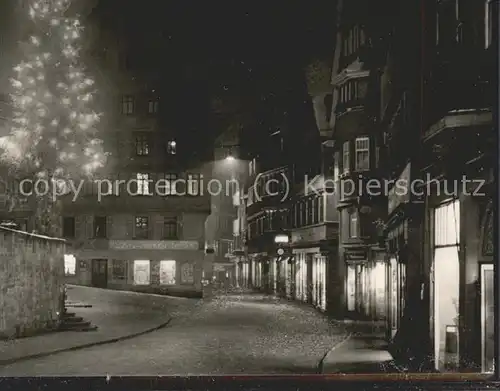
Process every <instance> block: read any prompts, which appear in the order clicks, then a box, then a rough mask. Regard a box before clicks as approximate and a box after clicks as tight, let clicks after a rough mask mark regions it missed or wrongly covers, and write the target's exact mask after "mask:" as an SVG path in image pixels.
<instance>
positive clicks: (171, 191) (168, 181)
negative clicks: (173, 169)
mask: <svg viewBox="0 0 500 391" xmlns="http://www.w3.org/2000/svg"><path fill="white" fill-rule="evenodd" d="M176 181H177V174H165V194H166V195H175V194H176V188H177V186H176Z"/></svg>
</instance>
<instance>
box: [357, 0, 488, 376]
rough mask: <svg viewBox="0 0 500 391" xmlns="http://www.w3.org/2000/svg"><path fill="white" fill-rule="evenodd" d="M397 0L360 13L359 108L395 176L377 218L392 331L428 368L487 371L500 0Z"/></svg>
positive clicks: (388, 174)
mask: <svg viewBox="0 0 500 391" xmlns="http://www.w3.org/2000/svg"><path fill="white" fill-rule="evenodd" d="M399 3H400V2H392V1H387V2H384V4H383V6H385V7H387V8H384V9H378V11H377V12H378V13H379V14H383V15H388V16H386V17H385V18H384V17H381V18H379V19H377V20H375V19H372V22H371V23H367V24H366V27H367V31H368V34H367V36H368V38H369V45H368V47H367V49H366V50H365V51H364V53H363V58H364V60H365V64H367V68H368V69H369V72H370V73H371V74H372V75H373V77H371V78H370V83H369V84H368V92H367V96H368V97H369V99H367V100H366V105H365V111H367V112H368V113H370V115H371V116H372V118H374V123H375V127H374V128H375V129H376V133H377V134H378V137H379V138H380V139H381V140H382V141H383V142H382V143H381V144H380V151H379V154H378V155H379V166H380V170H381V172H382V173H383V176H384V181H386V182H387V183H389V184H390V185H389V186H388V188H387V189H388V191H387V201H386V202H387V204H386V208H387V216H386V217H385V218H382V219H381V220H382V221H379V222H378V223H377V224H378V226H379V227H381V228H382V230H383V232H384V237H385V248H386V255H385V262H386V265H385V268H386V274H385V287H386V303H387V307H386V308H387V312H386V318H387V337H388V340H389V341H391V343H392V346H393V347H394V348H393V349H394V351H399V352H402V351H407V352H409V353H408V356H406V357H403V358H404V359H409V356H415V357H417V359H416V360H418V361H422V362H421V363H420V364H419V365H421V368H423V369H424V370H429V369H431V370H432V369H434V370H436V371H440V372H458V371H466V372H483V373H490V372H493V371H494V367H495V362H494V345H495V341H496V338H495V332H497V329H496V326H495V316H494V313H493V302H494V299H493V297H494V293H493V292H494V290H495V286H494V278H493V273H494V269H495V266H494V264H493V255H494V246H493V242H492V238H493V221H494V216H495V210H494V208H493V198H494V196H495V193H494V190H493V187H492V184H493V183H494V179H495V171H494V167H495V166H494V165H495V164H496V163H495V157H496V153H497V152H496V151H495V148H496V145H497V144H496V135H495V131H494V125H493V118H494V109H493V107H494V102H495V98H494V92H493V90H492V86H493V85H494V80H495V77H494V74H493V72H492V69H493V68H494V64H495V62H494V55H493V51H494V49H493V48H494V47H496V46H495V45H497V43H498V42H497V36H498V9H497V8H496V7H498V5H497V4H496V2H490V1H480V2H467V1H460V0H450V1H436V0H429V1H425V2H416V1H415V2H408V3H405V4H404V5H402V4H399ZM379 5H380V4H379ZM395 10H398V11H399V12H396V11H395ZM384 11H385V12H384ZM392 15H398V16H397V17H394V16H392ZM367 22H368V21H367ZM375 75H376V76H375Z"/></svg>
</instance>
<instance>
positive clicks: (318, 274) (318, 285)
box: [312, 254, 327, 311]
mask: <svg viewBox="0 0 500 391" xmlns="http://www.w3.org/2000/svg"><path fill="white" fill-rule="evenodd" d="M326 266H327V262H326V257H325V256H324V255H321V254H315V255H314V256H313V259H312V303H313V305H314V306H315V307H317V308H318V309H320V310H321V311H326V276H327V273H326Z"/></svg>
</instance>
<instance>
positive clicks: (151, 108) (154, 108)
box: [148, 99, 160, 114]
mask: <svg viewBox="0 0 500 391" xmlns="http://www.w3.org/2000/svg"><path fill="white" fill-rule="evenodd" d="M159 106H160V102H159V101H158V100H157V99H150V100H149V102H148V113H149V114H156V113H157V112H158V108H159Z"/></svg>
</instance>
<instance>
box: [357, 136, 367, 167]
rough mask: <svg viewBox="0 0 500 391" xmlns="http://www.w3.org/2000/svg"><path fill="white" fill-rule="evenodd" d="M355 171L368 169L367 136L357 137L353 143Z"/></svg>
mask: <svg viewBox="0 0 500 391" xmlns="http://www.w3.org/2000/svg"><path fill="white" fill-rule="evenodd" d="M355 155H356V171H366V170H369V169H370V139H369V138H368V137H358V138H357V139H356V145H355Z"/></svg>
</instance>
